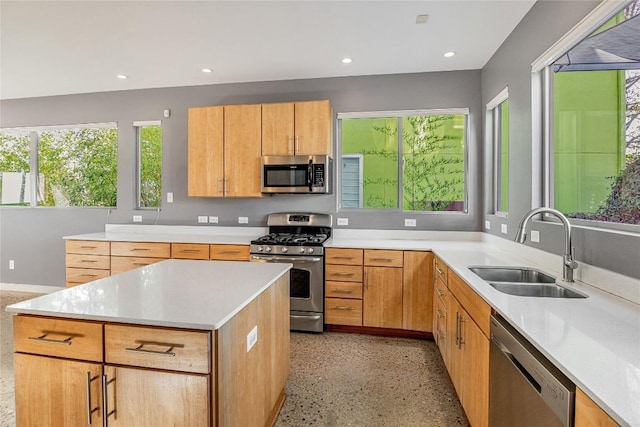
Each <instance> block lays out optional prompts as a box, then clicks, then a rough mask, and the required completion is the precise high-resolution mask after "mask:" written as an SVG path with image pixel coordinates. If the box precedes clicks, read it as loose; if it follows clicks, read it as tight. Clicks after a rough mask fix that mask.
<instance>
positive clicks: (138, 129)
mask: <svg viewBox="0 0 640 427" xmlns="http://www.w3.org/2000/svg"><path fill="white" fill-rule="evenodd" d="M133 126H134V129H135V133H136V148H137V159H138V162H137V163H138V173H137V177H138V179H137V182H138V208H159V207H160V205H161V202H162V126H161V124H160V122H159V121H154V122H135V123H134V124H133Z"/></svg>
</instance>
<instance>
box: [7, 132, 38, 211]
mask: <svg viewBox="0 0 640 427" xmlns="http://www.w3.org/2000/svg"><path fill="white" fill-rule="evenodd" d="M29 147H30V135H29V132H28V131H25V130H10V129H3V130H0V205H11V206H29V205H31V175H30V173H29V171H30V169H31V168H30V167H29Z"/></svg>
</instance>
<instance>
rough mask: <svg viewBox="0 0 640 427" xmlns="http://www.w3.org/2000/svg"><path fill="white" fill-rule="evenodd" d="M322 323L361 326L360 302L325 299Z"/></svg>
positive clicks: (355, 300)
mask: <svg viewBox="0 0 640 427" xmlns="http://www.w3.org/2000/svg"><path fill="white" fill-rule="evenodd" d="M324 323H327V324H330V325H351V326H362V300H357V299H343V298H325V300H324Z"/></svg>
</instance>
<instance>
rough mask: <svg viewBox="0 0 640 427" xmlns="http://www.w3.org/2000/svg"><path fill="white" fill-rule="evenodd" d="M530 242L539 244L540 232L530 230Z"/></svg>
mask: <svg viewBox="0 0 640 427" xmlns="http://www.w3.org/2000/svg"><path fill="white" fill-rule="evenodd" d="M531 241H532V242H534V243H540V232H539V231H538V230H531Z"/></svg>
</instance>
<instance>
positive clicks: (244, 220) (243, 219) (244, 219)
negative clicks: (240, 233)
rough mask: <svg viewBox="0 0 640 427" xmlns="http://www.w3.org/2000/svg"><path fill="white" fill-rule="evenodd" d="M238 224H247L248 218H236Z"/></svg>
mask: <svg viewBox="0 0 640 427" xmlns="http://www.w3.org/2000/svg"><path fill="white" fill-rule="evenodd" d="M238 224H249V217H248V216H239V217H238Z"/></svg>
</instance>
